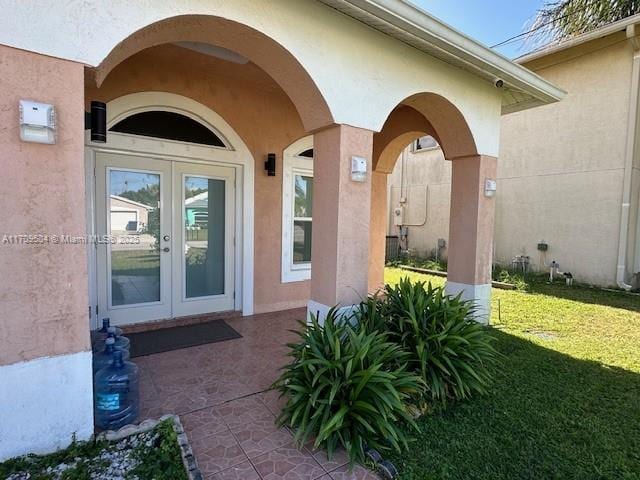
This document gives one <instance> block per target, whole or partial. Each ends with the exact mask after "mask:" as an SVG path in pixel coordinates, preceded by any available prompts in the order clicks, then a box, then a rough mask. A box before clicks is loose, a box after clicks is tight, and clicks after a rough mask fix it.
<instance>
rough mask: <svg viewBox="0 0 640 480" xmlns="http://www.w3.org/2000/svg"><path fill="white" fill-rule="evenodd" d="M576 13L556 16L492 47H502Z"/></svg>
mask: <svg viewBox="0 0 640 480" xmlns="http://www.w3.org/2000/svg"><path fill="white" fill-rule="evenodd" d="M575 14H576V12H574V13H568V14H566V15H563V16H561V17H558V18H554V19H553V20H550V21H548V22H546V23H543V24H541V25H538V26H537V27H535V28H532V29H530V30H527V31H526V32H522V33H520V34H518V35H515V36H513V37H511V38H507V39H506V40H503V41H502V42H500V43H496V44H495V45H491V48H496V47H501V46H502V45H506V44H507V43H509V42H511V41H513V40H518V39H519V38H520V37H524V36H525V35H530V34H531V33H533V32H535V31H537V30H540V29H541V28H544V27H546V26H548V25H551V24H552V23H556V22H557V21H559V20H562V19H564V18H567V17H570V16H572V15H575Z"/></svg>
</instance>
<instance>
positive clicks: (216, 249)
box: [184, 176, 225, 298]
mask: <svg viewBox="0 0 640 480" xmlns="http://www.w3.org/2000/svg"><path fill="white" fill-rule="evenodd" d="M224 194H225V184H224V180H214V179H211V178H202V177H194V176H187V177H185V179H184V243H185V247H184V249H185V268H184V271H185V283H186V288H185V290H186V297H187V298H194V297H206V296H209V295H222V294H224V239H225V219H224V216H225V200H224Z"/></svg>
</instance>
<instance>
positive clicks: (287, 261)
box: [281, 135, 313, 283]
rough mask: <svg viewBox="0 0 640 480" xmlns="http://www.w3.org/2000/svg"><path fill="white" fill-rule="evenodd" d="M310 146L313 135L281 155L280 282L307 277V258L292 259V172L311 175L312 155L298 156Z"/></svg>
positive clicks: (290, 146) (308, 270)
mask: <svg viewBox="0 0 640 480" xmlns="http://www.w3.org/2000/svg"><path fill="white" fill-rule="evenodd" d="M310 148H313V135H309V136H308V137H304V138H301V139H300V140H297V141H296V142H294V143H292V144H291V145H289V146H288V147H287V148H286V149H285V150H284V152H283V155H282V256H281V260H282V270H281V271H282V273H281V277H282V283H290V282H302V281H305V280H309V279H311V262H306V263H293V219H294V217H293V210H294V201H295V186H294V182H295V177H296V175H302V176H305V177H312V178H313V158H309V157H301V156H300V154H301V153H303V152H304V151H306V150H309V149H310ZM312 222H313V220H312Z"/></svg>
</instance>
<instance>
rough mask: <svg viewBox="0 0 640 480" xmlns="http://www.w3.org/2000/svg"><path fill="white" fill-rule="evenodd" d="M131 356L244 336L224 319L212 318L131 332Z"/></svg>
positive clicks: (129, 336)
mask: <svg viewBox="0 0 640 480" xmlns="http://www.w3.org/2000/svg"><path fill="white" fill-rule="evenodd" d="M127 337H128V338H129V340H131V357H141V356H143V355H151V354H153V353H162V352H170V351H171V350H178V349H180V348H187V347H195V346H197V345H204V344H206V343H215V342H223V341H225V340H232V339H234V338H242V335H240V334H239V333H238V332H236V331H235V330H234V329H233V328H231V327H230V326H229V324H228V323H227V322H225V321H224V320H221V319H219V320H212V321H210V322H205V323H197V324H195V325H186V326H183V327H170V328H161V329H158V330H151V331H148V332H140V333H131V334H129V335H127Z"/></svg>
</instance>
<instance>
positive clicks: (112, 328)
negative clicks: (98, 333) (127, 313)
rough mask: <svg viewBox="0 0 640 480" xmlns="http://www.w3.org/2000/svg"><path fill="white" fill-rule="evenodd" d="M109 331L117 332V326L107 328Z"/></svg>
mask: <svg viewBox="0 0 640 480" xmlns="http://www.w3.org/2000/svg"><path fill="white" fill-rule="evenodd" d="M107 332H109V333H113V334H115V333H116V332H117V330H116V327H109V328H107Z"/></svg>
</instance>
